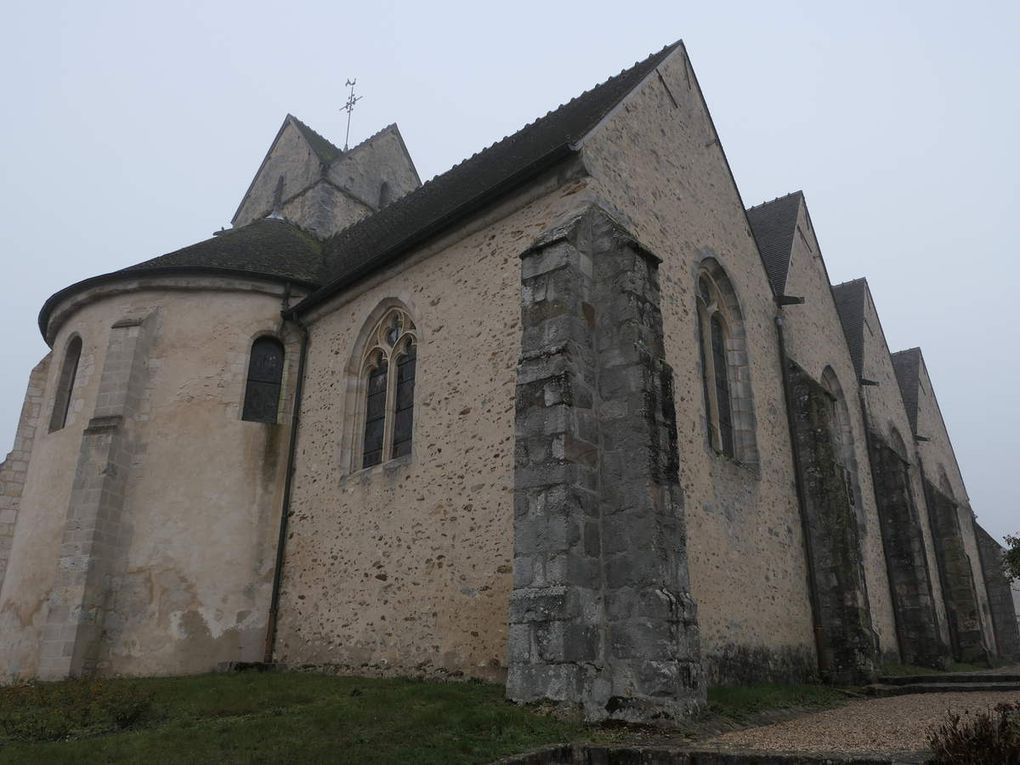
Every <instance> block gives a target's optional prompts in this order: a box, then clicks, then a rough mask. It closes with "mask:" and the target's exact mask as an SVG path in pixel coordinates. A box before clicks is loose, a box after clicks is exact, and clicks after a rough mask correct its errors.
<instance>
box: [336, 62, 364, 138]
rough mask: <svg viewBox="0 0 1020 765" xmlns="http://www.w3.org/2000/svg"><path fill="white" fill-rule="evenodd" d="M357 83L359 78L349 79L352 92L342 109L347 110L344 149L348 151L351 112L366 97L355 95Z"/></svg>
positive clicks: (348, 82)
mask: <svg viewBox="0 0 1020 765" xmlns="http://www.w3.org/2000/svg"><path fill="white" fill-rule="evenodd" d="M357 83H358V80H357V78H355V79H353V80H348V81H347V84H348V85H349V86H350V88H351V92H350V95H348V96H347V103H346V104H344V106H343V108H342V109H341V110H340V111H342V112H347V135H346V136H344V151H347V144H348V142H349V141H350V140H351V112H353V111H354V105H355V104H357V103H358V101H360V100H361V99H362V98H364V96H356V95H354V86H355V85H356V84H357Z"/></svg>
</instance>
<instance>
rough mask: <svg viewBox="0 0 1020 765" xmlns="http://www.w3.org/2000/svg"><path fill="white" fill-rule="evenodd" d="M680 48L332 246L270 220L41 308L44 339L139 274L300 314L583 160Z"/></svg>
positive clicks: (332, 150) (312, 138)
mask: <svg viewBox="0 0 1020 765" xmlns="http://www.w3.org/2000/svg"><path fill="white" fill-rule="evenodd" d="M680 45H681V43H680V42H676V43H673V44H672V45H668V46H666V47H665V48H663V49H662V50H661V51H659V52H658V53H654V54H652V55H651V56H649V57H648V58H646V59H645V60H644V61H641V62H639V63H637V64H635V65H634V66H632V67H631V68H629V69H626V70H624V71H622V72H620V73H619V74H618V75H616V76H615V77H611V78H610V79H608V80H606V81H605V82H603V83H602V84H601V85H598V86H596V87H595V88H592V89H591V90H589V91H586V92H585V93H582V94H581V95H580V96H578V97H577V98H575V99H573V100H572V101H569V102H568V103H566V104H564V105H562V106H560V107H559V108H558V109H555V110H554V111H551V112H549V113H548V114H546V115H545V116H544V117H541V118H539V119H537V120H535V121H534V122H532V123H530V124H529V125H526V126H525V127H524V128H522V129H521V130H519V131H518V132H516V133H514V134H513V135H510V136H507V137H506V138H504V139H503V140H501V141H498V142H497V143H495V144H493V145H492V146H489V147H488V148H486V149H484V150H482V151H480V152H478V153H477V154H475V155H473V156H472V157H470V158H468V159H466V160H464V161H463V162H461V163H460V164H458V165H455V166H454V167H453V168H452V169H450V170H448V171H447V172H445V173H443V174H442V175H438V176H436V177H435V178H434V179H433V180H431V181H429V182H428V183H426V184H424V185H423V186H420V187H419V188H418V189H416V190H415V191H412V192H411V193H409V194H407V195H405V196H403V197H401V198H400V199H398V200H397V201H395V202H393V203H392V204H390V205H388V206H386V207H385V208H383V209H382V210H380V211H379V212H377V213H375V214H373V215H370V216H369V217H367V218H365V219H363V220H361V221H360V222H358V223H356V224H354V225H353V226H351V227H349V228H347V229H345V230H344V231H342V232H340V233H339V234H337V235H336V236H334V237H332V238H330V239H328V240H326V241H325V242H324V243H321V244H320V242H319V241H318V240H316V239H315V238H314V237H313V236H312V235H311V234H309V233H307V232H305V231H303V230H302V229H300V228H298V227H296V226H293V225H291V224H289V223H286V222H284V221H280V220H273V219H268V218H267V219H262V220H259V221H255V222H253V223H250V224H248V225H246V226H241V227H239V228H235V229H230V230H229V231H226V232H224V233H223V234H221V235H219V236H215V237H213V238H212V239H207V240H205V241H203V242H199V243H198V244H194V245H191V246H189V247H184V248H183V249H180V250H176V251H175V252H171V253H168V254H166V255H162V256H160V257H158V258H153V259H151V260H147V261H145V262H143V263H139V264H137V265H135V266H130V267H128V268H125V269H121V270H120V271H114V272H112V273H109V274H103V275H101V276H96V277H93V278H91V279H86V280H84V281H82V282H78V283H77V284H73V285H71V286H70V287H67V288H65V289H63V290H61V291H60V292H57V293H56V294H54V295H53V296H51V297H50V298H49V300H47V301H46V303H45V304H44V305H43V307H42V310H41V311H40V313H39V326H40V328H41V329H42V331H43V335H44V336H45V335H46V325H47V323H48V321H49V314H50V312H51V311H52V309H53V308H54V307H55V306H56V305H57V304H58V303H59V302H60V301H61V300H63V299H64V298H66V297H67V296H68V295H70V294H72V293H73V292H75V291H77V290H80V289H84V288H88V287H90V286H93V285H95V284H98V283H101V282H105V281H110V280H112V279H116V278H124V277H126V276H132V275H139V276H140V275H143V274H148V275H152V274H156V273H161V274H173V273H175V272H191V273H194V272H204V273H224V274H231V273H234V274H239V275H248V276H262V277H269V278H275V279H279V280H287V281H295V282H300V283H301V284H302V285H303V286H306V287H310V288H313V289H314V290H315V291H313V292H312V294H311V295H309V296H308V297H307V298H306V299H305V300H304V301H302V302H301V303H300V304H299V305H298V306H297V309H298V310H301V309H303V308H308V307H311V306H312V305H314V304H316V303H318V302H321V301H322V300H324V299H325V298H327V297H328V296H329V295H331V294H333V293H334V292H336V291H337V290H340V289H343V288H344V286H346V285H347V284H350V283H351V282H353V281H355V280H356V279H359V278H361V277H363V276H365V275H366V274H368V273H370V272H371V271H374V270H375V269H377V268H380V267H382V266H384V265H385V264H387V263H389V262H391V261H392V260H394V259H395V258H397V257H399V256H400V255H401V254H402V253H404V252H406V251H407V250H408V249H409V248H411V247H413V246H415V245H417V244H420V243H422V242H423V241H425V240H426V239H428V238H429V237H431V236H434V235H436V234H438V233H439V232H441V231H442V230H444V229H446V228H448V227H449V226H451V225H452V224H454V223H455V222H456V221H457V220H459V219H461V218H463V217H464V216H466V215H468V214H470V213H471V212H473V211H475V210H478V209H479V208H481V207H482V206H484V205H486V204H489V203H491V202H493V201H495V200H496V199H497V198H499V197H500V196H501V195H503V194H505V193H507V192H509V191H511V190H512V189H514V188H516V187H517V186H519V185H520V184H522V183H524V182H526V181H527V180H529V179H530V178H532V177H534V175H535V174H536V173H538V172H541V171H542V170H544V169H546V168H548V167H550V166H551V165H552V164H554V163H555V162H558V161H560V160H562V159H564V158H566V157H567V156H569V155H571V154H572V153H575V152H576V151H577V147H576V142H577V141H578V140H580V139H581V138H583V137H584V136H585V135H586V134H587V133H588V132H590V131H591V130H592V129H593V128H594V127H595V126H596V125H597V124H598V122H599V121H600V120H601V119H602V118H603V117H604V116H605V115H606V114H607V113H608V112H609V111H610V110H611V109H612V108H613V107H615V106H616V105H617V104H618V103H619V102H620V101H621V100H622V99H623V98H624V96H626V95H627V94H628V93H629V92H630V91H631V90H633V89H634V88H635V87H636V86H637V85H638V84H639V83H640V82H641V81H642V80H643V79H644V78H645V77H646V76H648V75H649V74H650V73H651V72H652V71H654V69H655V67H657V66H658V65H659V64H661V63H662V62H663V61H664V60H665V59H666V58H667V57H668V56H669V55H670V54H671V53H673V52H674V51H675V50H677V49H678V48H679V47H680ZM288 119H290V120H292V121H293V123H294V125H296V126H297V127H298V129H299V130H301V132H302V134H303V135H304V137H305V139H306V140H307V141H308V143H309V145H310V146H311V147H312V149H313V150H314V151H315V152H316V154H317V155H318V157H319V159H320V160H322V161H323V162H324V163H327V164H328V163H330V162H332V161H333V160H334V159H336V157H338V156H340V155H341V154H342V153H343V152H341V150H340V149H338V148H337V147H336V146H334V145H333V144H332V143H330V142H329V141H327V140H326V139H325V138H323V137H322V136H320V135H319V134H318V133H316V132H315V131H314V130H312V129H311V128H309V127H308V126H307V125H305V124H304V123H303V122H301V121H300V120H299V119H297V118H296V117H294V116H293V115H288ZM315 288H318V289H315Z"/></svg>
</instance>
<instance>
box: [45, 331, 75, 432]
mask: <svg viewBox="0 0 1020 765" xmlns="http://www.w3.org/2000/svg"><path fill="white" fill-rule="evenodd" d="M80 359H81V337H80V336H78V335H75V336H74V337H72V338H71V340H70V341H69V342H68V343H67V349H66V350H65V351H64V363H63V364H62V365H61V367H60V377H58V378H57V394H56V396H55V397H54V399H53V412H52V414H51V415H50V433H52V432H53V431H55V430H60V429H61V428H63V427H64V425H66V424H67V414H68V412H69V411H70V409H71V394H72V393H73V392H74V382H75V378H76V377H77V376H78V362H79V361H80Z"/></svg>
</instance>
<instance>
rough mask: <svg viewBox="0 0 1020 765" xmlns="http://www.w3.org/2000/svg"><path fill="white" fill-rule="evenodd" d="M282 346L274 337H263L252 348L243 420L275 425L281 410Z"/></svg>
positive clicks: (242, 414)
mask: <svg viewBox="0 0 1020 765" xmlns="http://www.w3.org/2000/svg"><path fill="white" fill-rule="evenodd" d="M282 377H283V345H282V344H281V343H280V341H279V340H277V339H276V338H273V337H260V338H258V339H257V340H256V341H255V342H254V343H252V346H251V358H250V359H249V360H248V383H247V385H246V386H245V389H244V409H243V410H242V412H241V419H242V420H249V421H251V422H268V423H275V422H276V417H277V412H278V410H279V407H280V382H281V379H282Z"/></svg>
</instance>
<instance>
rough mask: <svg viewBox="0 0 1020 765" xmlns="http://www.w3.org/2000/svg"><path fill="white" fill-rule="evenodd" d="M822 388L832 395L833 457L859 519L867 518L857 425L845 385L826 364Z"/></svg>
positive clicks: (830, 397)
mask: <svg viewBox="0 0 1020 765" xmlns="http://www.w3.org/2000/svg"><path fill="white" fill-rule="evenodd" d="M822 387H823V388H825V392H826V393H828V394H829V403H830V404H831V410H830V422H831V423H832V429H831V432H830V435H831V437H832V456H833V459H834V460H835V462H836V469H837V470H838V471H839V474H840V476H841V477H842V479H843V485H844V486H845V487H846V494H847V499H848V500H849V501H850V506H851V507H853V508H854V509H855V510H856V511H857V512H858V518H860V519H863V517H864V516H863V514H862V513H861V508H860V502H859V501H858V497H859V496H860V487H859V486H858V483H857V455H856V454H855V453H854V437H853V428H852V426H851V425H850V410H849V409H848V408H847V405H846V397H845V396H844V395H843V386H841V385H840V384H839V378H838V377H836V373H835V372H834V371H833V370H832V367H826V368H825V371H824V372H822Z"/></svg>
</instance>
